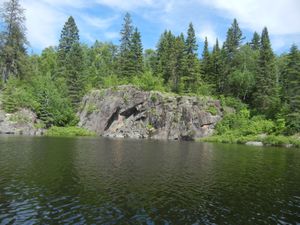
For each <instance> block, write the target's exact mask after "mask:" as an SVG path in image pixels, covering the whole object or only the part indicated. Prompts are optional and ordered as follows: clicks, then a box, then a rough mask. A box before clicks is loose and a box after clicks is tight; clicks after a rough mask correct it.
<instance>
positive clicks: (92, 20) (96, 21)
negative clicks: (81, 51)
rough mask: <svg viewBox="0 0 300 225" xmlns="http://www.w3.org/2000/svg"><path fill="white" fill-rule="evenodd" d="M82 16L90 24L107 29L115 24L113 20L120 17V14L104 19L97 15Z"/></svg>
mask: <svg viewBox="0 0 300 225" xmlns="http://www.w3.org/2000/svg"><path fill="white" fill-rule="evenodd" d="M81 18H82V19H83V20H84V22H85V23H87V24H88V25H91V26H93V27H96V28H98V29H107V28H109V27H110V26H111V25H112V24H113V22H114V21H115V20H116V19H118V16H113V17H111V18H106V19H102V18H99V17H95V16H89V15H82V16H81Z"/></svg>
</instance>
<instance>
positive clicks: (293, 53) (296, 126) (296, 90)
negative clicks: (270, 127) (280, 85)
mask: <svg viewBox="0 0 300 225" xmlns="http://www.w3.org/2000/svg"><path fill="white" fill-rule="evenodd" d="M287 60H288V62H287V65H286V68H285V74H284V75H285V77H284V93H285V99H286V101H287V104H288V115H287V123H288V127H289V131H290V133H296V132H300V52H299V50H298V48H297V46H296V45H292V47H291V49H290V53H289V54H288V58H287Z"/></svg>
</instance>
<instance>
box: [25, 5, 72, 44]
mask: <svg viewBox="0 0 300 225" xmlns="http://www.w3.org/2000/svg"><path fill="white" fill-rule="evenodd" d="M23 6H24V8H26V11H25V14H26V25H27V28H28V30H27V36H28V39H29V41H30V43H31V44H32V45H33V46H34V47H35V48H44V47H46V46H51V45H55V44H56V43H57V34H58V33H59V30H60V29H61V26H62V24H63V21H64V20H65V18H66V17H65V15H64V14H63V13H61V12H59V11H57V10H53V9H52V8H51V7H47V6H46V5H45V4H43V3H41V2H32V1H28V0H25V1H24V3H23Z"/></svg>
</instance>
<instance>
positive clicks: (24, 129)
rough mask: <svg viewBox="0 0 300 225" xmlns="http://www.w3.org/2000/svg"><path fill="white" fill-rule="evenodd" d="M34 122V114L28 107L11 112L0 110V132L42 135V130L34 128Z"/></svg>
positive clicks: (35, 120)
mask: <svg viewBox="0 0 300 225" xmlns="http://www.w3.org/2000/svg"><path fill="white" fill-rule="evenodd" d="M36 123H37V118H36V115H35V114H34V113H33V112H32V111H30V110H28V109H21V110H19V111H18V112H16V113H13V114H9V113H5V112H4V111H2V110H0V134H14V135H27V136H33V135H38V136H39V135H43V132H44V131H43V130H42V129H38V128H36V126H35V124H36Z"/></svg>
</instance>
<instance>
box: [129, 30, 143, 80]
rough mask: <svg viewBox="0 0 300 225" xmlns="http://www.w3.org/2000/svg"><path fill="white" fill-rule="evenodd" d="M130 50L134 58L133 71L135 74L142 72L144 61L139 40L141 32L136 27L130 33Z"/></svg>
mask: <svg viewBox="0 0 300 225" xmlns="http://www.w3.org/2000/svg"><path fill="white" fill-rule="evenodd" d="M131 51H132V54H133V60H134V72H135V74H141V73H142V72H143V67H144V61H143V45H142V41H141V33H140V32H139V31H138V29H137V28H135V29H134V32H133V35H132V46H131Z"/></svg>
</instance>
